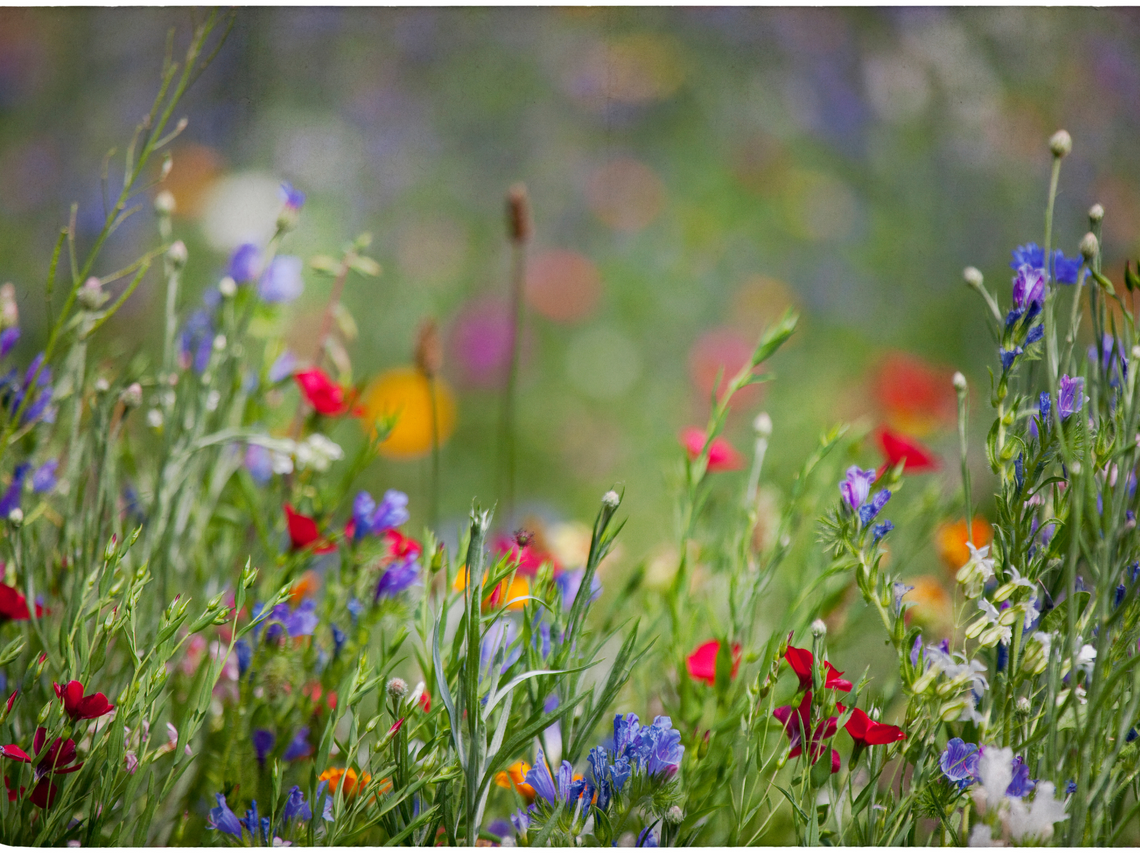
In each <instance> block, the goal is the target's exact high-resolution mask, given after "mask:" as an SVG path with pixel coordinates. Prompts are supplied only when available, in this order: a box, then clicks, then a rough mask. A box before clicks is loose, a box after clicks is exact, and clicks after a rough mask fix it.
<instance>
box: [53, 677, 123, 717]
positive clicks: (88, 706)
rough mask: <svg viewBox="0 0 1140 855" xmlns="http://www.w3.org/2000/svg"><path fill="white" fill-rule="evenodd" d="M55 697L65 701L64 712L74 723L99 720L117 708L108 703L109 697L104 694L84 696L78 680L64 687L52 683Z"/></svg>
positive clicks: (97, 693)
mask: <svg viewBox="0 0 1140 855" xmlns="http://www.w3.org/2000/svg"><path fill="white" fill-rule="evenodd" d="M52 686H53V687H54V688H55V696H56V697H57V698H59V699H60V700H61V701H63V709H64V712H66V713H67V715H68V718H70V719H71V720H72V721H79V720H80V719H89V718H99V716H104V715H106V714H107V713H109V712H110V711H111V710H113V709H114V708H115V706H114V704H110V703H108V702H107V696H106V695H104V694H103V693H102V692H96V693H95V694H93V695H87V696H84V694H83V684H82V683H80V682H79V681H78V680H71V681H69V682H67V683H65V684H64V685H62V686H61V685H60V684H59V683H52Z"/></svg>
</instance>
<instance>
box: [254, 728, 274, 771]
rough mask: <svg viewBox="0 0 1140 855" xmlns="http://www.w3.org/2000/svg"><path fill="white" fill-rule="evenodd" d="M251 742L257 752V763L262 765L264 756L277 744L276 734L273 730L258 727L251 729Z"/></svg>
mask: <svg viewBox="0 0 1140 855" xmlns="http://www.w3.org/2000/svg"><path fill="white" fill-rule="evenodd" d="M252 742H253V750H254V752H255V753H256V754H257V765H259V766H262V767H264V766H265V758H266V757H267V756H269V752H270V751H272V750H273V746H274V745H276V744H277V736H276V734H274V733H273V731H271V730H265V729H264V728H260V727H259V728H256V729H255V730H254V731H253V738H252Z"/></svg>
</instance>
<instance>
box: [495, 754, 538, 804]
mask: <svg viewBox="0 0 1140 855" xmlns="http://www.w3.org/2000/svg"><path fill="white" fill-rule="evenodd" d="M529 771H530V764H529V763H526V762H524V761H522V760H519V761H518V762H517V763H512V764H511V765H510V766H509V767H508V768H507V771H505V772H497V773H495V783H496V784H498V785H499V786H500V787H502V788H503V789H505V790H509V789H511V787H514V788H515V789H516V790H517V791H518V794H519V795H520V796H522V797H523V798H524V799H526V800H527V801H530V800H531V799H533V798H534V787H532V786H531V785H530V784H524V783H523V781H524V780H525V778H526V773H527V772H529Z"/></svg>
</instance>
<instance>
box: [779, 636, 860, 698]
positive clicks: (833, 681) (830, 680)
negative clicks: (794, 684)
mask: <svg viewBox="0 0 1140 855" xmlns="http://www.w3.org/2000/svg"><path fill="white" fill-rule="evenodd" d="M784 658H785V659H786V660H788V664H789V665H791V666H792V670H793V671H795V672H796V676H797V677H799V678H800V691H801V692H802V691H803V690H804V689H810V688H811V666H812V663H813V662H814V661H815V660H814V659H813V657H812V655H811V651H810V650H804V649H803V648H802V647H791V646H789V647H788V652H787V653H785V654H784ZM823 664H824V665H826V666H827V679H826V680H825V681H824V683H823V687H824V688H825V689H838V690H839V691H841V692H850V691H851V690H852V689H853V688H854V684H853V683H852V682H851V681H850V680H841V679H840V678H841V677H842V676H843V672H842V671H837V670H835V666H834V665H832V664H831V663H830V662H828V661H827V660H826V659H824V660H823Z"/></svg>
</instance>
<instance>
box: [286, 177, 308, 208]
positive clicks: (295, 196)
mask: <svg viewBox="0 0 1140 855" xmlns="http://www.w3.org/2000/svg"><path fill="white" fill-rule="evenodd" d="M281 201H282V202H284V203H285V207H286V208H288V209H289V210H291V211H299V210H301V206H302V205H304V204H305V194H304V193H302V192H301V191H300V190H298V189H297V188H296V187H294V186H293V185H292V184H290V183H289V182H288V181H282V182H281Z"/></svg>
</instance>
